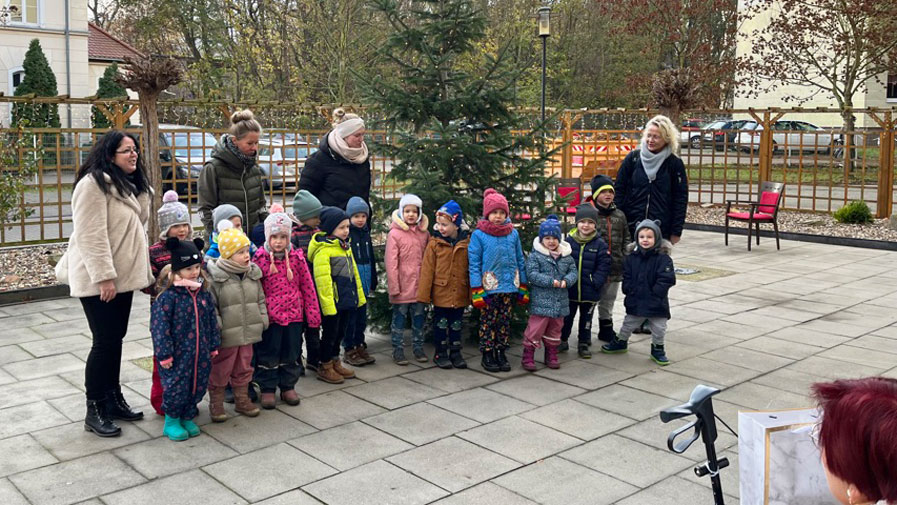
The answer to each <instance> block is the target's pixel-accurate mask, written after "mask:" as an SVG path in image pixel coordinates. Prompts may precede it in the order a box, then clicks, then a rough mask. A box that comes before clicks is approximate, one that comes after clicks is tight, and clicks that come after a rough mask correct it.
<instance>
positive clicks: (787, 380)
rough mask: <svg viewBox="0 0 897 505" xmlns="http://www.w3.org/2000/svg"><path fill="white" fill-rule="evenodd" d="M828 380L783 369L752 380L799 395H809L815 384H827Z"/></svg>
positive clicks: (755, 382)
mask: <svg viewBox="0 0 897 505" xmlns="http://www.w3.org/2000/svg"><path fill="white" fill-rule="evenodd" d="M827 380H828V379H827V378H825V377H819V376H816V375H809V374H805V373H803V372H798V371H796V370H792V369H791V368H782V369H779V370H775V371H773V372H770V373H768V374H766V375H761V376H759V377H757V378H756V379H752V380H751V382H752V383H754V384H762V385H764V386H769V387H771V388H776V389H781V390H783V391H788V392H791V393H795V394H798V395H807V394H809V392H810V386H812V385H813V383H815V382H825V381H827Z"/></svg>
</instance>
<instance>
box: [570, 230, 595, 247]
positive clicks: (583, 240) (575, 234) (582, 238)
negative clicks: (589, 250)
mask: <svg viewBox="0 0 897 505" xmlns="http://www.w3.org/2000/svg"><path fill="white" fill-rule="evenodd" d="M597 234H598V230H595V231H593V232H592V233H590V234H588V235H583V234H581V233H579V230H573V231H572V232H571V233H570V235H569V237H570V238H572V239H573V240H575V241H576V243H578V244H579V245H585V244H588V243H589V242H591V241H592V240H594V239H595V235H597Z"/></svg>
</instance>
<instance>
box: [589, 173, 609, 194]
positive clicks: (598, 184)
mask: <svg viewBox="0 0 897 505" xmlns="http://www.w3.org/2000/svg"><path fill="white" fill-rule="evenodd" d="M589 185H590V186H592V198H593V199H594V198H595V197H596V196H598V193H601V192H602V191H604V190H606V189H609V190H611V191H614V181H613V180H612V179H611V178H610V177H608V176H606V175H602V174H599V175H596V176H595V177H592V181H591V182H590V183H589Z"/></svg>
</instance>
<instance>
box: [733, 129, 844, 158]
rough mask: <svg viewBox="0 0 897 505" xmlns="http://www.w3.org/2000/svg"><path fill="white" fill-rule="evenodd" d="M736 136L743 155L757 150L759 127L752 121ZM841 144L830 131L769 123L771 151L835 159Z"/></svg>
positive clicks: (758, 146) (758, 147) (758, 148)
mask: <svg viewBox="0 0 897 505" xmlns="http://www.w3.org/2000/svg"><path fill="white" fill-rule="evenodd" d="M741 129H742V130H745V131H742V132H740V133H739V134H738V137H736V140H735V142H736V145H737V146H738V148H739V149H741V150H743V151H747V152H751V151H754V152H757V151H759V150H760V132H761V131H763V125H760V124H758V123H757V122H756V121H747V122H746V123H745V124H744V126H742V127H741ZM841 145H842V141H841V139H840V138H837V136H836V135H835V133H834V132H833V130H831V129H825V128H822V127H819V126H816V125H814V124H811V123H807V122H806V121H776V122H775V123H774V124H773V134H772V150H773V152H775V151H788V152H805V151H809V152H817V153H823V154H829V153H832V154H834V155H836V156H838V155H839V153H840V152H841V151H842V149H841V148H840V146H841Z"/></svg>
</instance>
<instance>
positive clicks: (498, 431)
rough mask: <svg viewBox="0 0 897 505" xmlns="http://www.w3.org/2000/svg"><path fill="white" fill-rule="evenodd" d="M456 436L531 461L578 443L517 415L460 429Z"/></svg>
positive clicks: (523, 461)
mask: <svg viewBox="0 0 897 505" xmlns="http://www.w3.org/2000/svg"><path fill="white" fill-rule="evenodd" d="M458 436H459V437H461V438H463V439H464V440H467V441H470V442H473V443H475V444H477V445H479V446H482V447H485V448H487V449H490V450H492V451H494V452H497V453H499V454H501V455H503V456H507V457H509V458H512V459H514V460H516V461H519V462H521V463H532V462H533V461H536V460H539V459H544V458H547V457H548V456H551V455H553V454H557V453H559V452H561V451H563V450H564V449H567V448H570V447H573V446H575V445H577V444H580V443H582V442H581V440H579V439H577V438H573V437H571V436H569V435H565V434H563V433H561V432H560V431H557V430H555V429H552V428H549V427H546V426H543V425H541V424H537V423H534V422H532V421H527V420H526V419H523V418H520V417H517V416H513V417H506V418H504V419H500V420H498V421H495V422H494V423H490V424H486V425H483V426H480V427H479V428H474V429H472V430H469V431H463V432H461V433H459V434H458Z"/></svg>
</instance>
